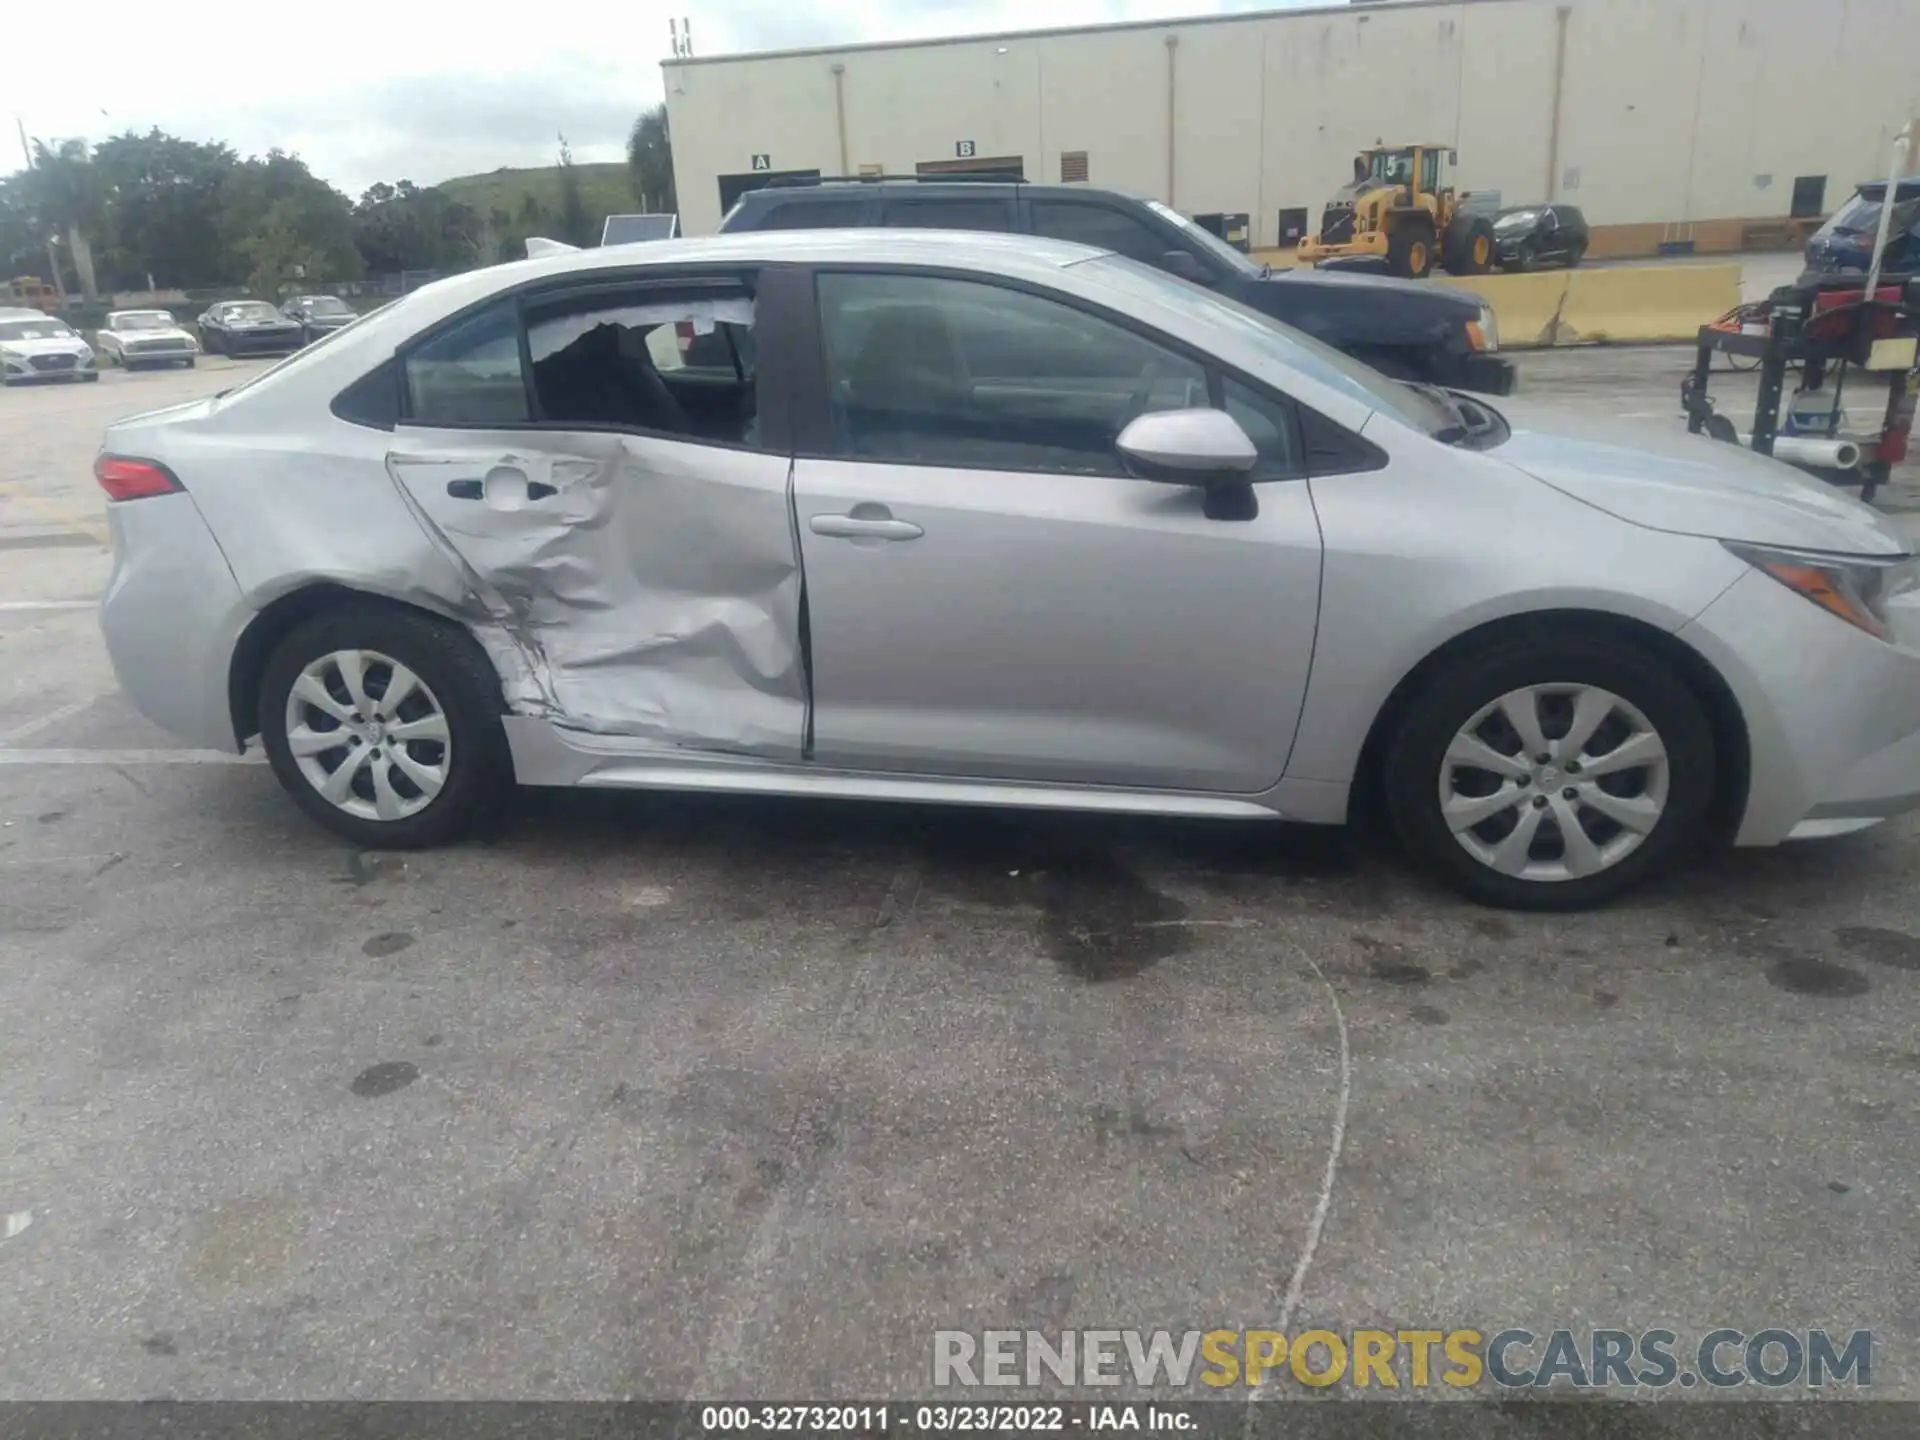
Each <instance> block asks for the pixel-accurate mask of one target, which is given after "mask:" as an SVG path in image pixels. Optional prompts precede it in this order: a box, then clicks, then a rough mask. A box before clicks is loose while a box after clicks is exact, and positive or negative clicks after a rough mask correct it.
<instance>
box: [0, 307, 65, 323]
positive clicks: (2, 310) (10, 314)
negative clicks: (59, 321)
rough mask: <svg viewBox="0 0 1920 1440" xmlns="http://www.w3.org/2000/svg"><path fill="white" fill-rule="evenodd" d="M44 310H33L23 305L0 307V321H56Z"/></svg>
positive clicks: (54, 317)
mask: <svg viewBox="0 0 1920 1440" xmlns="http://www.w3.org/2000/svg"><path fill="white" fill-rule="evenodd" d="M56 318H58V317H56V316H49V315H48V314H47V312H46V311H44V310H35V309H32V308H30V307H28V306H24V305H0V320H46V319H56Z"/></svg>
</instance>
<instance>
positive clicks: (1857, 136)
mask: <svg viewBox="0 0 1920 1440" xmlns="http://www.w3.org/2000/svg"><path fill="white" fill-rule="evenodd" d="M1917 57H1920V0H1386V3H1355V4H1341V5H1322V6H1317V7H1313V8H1306V9H1292V10H1273V11H1263V12H1258V13H1253V14H1241V15H1232V16H1203V17H1196V18H1192V19H1185V20H1172V21H1156V22H1151V23H1135V24H1121V25H1109V26H1101V27H1096V28H1083V29H1074V30H1035V31H1029V32H1023V33H1016V34H1004V35H990V36H979V37H968V38H965V39H953V40H927V41H913V42H906V43H901V44H875V45H854V46H844V47H840V48H837V49H819V50H794V51H782V52H771V53H766V54H756V55H731V56H713V57H705V56H702V57H697V58H689V59H675V60H670V61H667V62H665V65H664V70H665V82H666V98H667V111H668V117H669V120H670V123H671V125H672V133H673V160H674V178H675V183H676V188H677V190H678V193H679V203H680V210H681V222H682V226H683V228H684V230H685V231H686V232H687V233H690V234H701V233H706V232H710V231H712V230H713V229H715V228H716V227H717V226H718V225H719V223H720V217H721V215H722V213H723V212H724V210H725V208H726V206H727V205H728V204H730V203H731V201H732V199H733V197H734V196H735V195H737V194H738V193H739V192H740V191H741V190H742V189H744V188H748V187H751V186H752V185H755V184H758V183H763V182H764V181H765V180H766V179H767V178H768V177H769V176H773V175H782V174H795V173H798V174H806V173H818V174H821V175H828V176H832V175H857V174H862V173H866V174H876V173H883V172H884V173H887V174H908V175H911V174H915V173H927V172H928V171H932V170H938V169H952V168H976V169H982V168H984V169H999V170H1003V171H1014V170H1017V171H1018V172H1019V173H1021V174H1023V175H1024V176H1025V178H1027V179H1028V180H1033V181H1049V182H1058V181H1063V180H1064V181H1080V180H1084V181H1086V182H1088V183H1090V184H1093V185H1100V186H1108V187H1112V188H1114V189H1119V190H1125V191H1128V192H1131V193H1133V194H1136V195H1141V196H1146V197H1152V198H1158V199H1164V200H1166V201H1168V202H1169V203H1171V204H1172V205H1174V206H1176V207H1177V208H1179V209H1181V210H1183V211H1186V212H1187V213H1189V214H1193V215H1235V214H1244V215H1246V216H1248V217H1250V230H1251V240H1252V243H1253V244H1254V245H1255V246H1256V247H1265V246H1273V245H1277V244H1282V243H1285V242H1286V241H1287V240H1288V238H1289V235H1288V233H1287V232H1289V231H1297V230H1298V229H1299V228H1300V227H1301V225H1302V223H1303V221H1304V220H1305V219H1306V217H1309V216H1310V217H1311V223H1313V224H1317V222H1318V217H1319V214H1320V207H1321V205H1322V203H1323V202H1324V201H1325V199H1326V197H1327V195H1328V194H1329V193H1331V192H1332V191H1333V190H1334V189H1336V188H1337V187H1339V186H1340V185H1341V184H1343V183H1345V181H1346V180H1348V179H1349V178H1350V176H1351V173H1352V157H1353V154H1354V151H1355V150H1356V149H1357V148H1359V147H1361V146H1364V145H1369V144H1372V143H1374V142H1375V141H1377V140H1385V141H1387V142H1389V143H1398V142H1411V141H1428V142H1438V143H1442V144H1447V145H1451V146H1452V147H1454V148H1455V149H1456V150H1457V151H1458V156H1459V161H1458V165H1457V166H1456V167H1455V169H1454V178H1455V179H1456V180H1457V182H1458V183H1459V184H1460V185H1461V186H1462V187H1464V188H1465V189H1468V190H1473V191H1498V192H1499V195H1500V198H1501V201H1502V203H1505V204H1510V205H1511V204H1523V203H1528V202H1533V201H1542V200H1549V199H1557V200H1560V201H1562V202H1564V203H1567V204H1573V205H1578V206H1580V207H1581V208H1582V209H1583V210H1584V211H1585V212H1586V214H1587V217H1588V220H1589V222H1590V223H1591V224H1592V225H1593V227H1594V246H1593V249H1594V253H1595V254H1599V255H1604V254H1633V253H1651V252H1653V251H1655V250H1657V249H1658V248H1659V247H1660V246H1661V244H1662V243H1670V242H1688V241H1690V242H1692V244H1693V246H1694V247H1695V248H1696V249H1700V250H1727V249H1735V248H1741V247H1743V246H1745V245H1755V244H1765V243H1775V244H1778V243H1783V242H1784V241H1786V240H1787V239H1789V238H1791V237H1792V236H1793V235H1795V234H1796V233H1797V232H1798V231H1799V230H1800V229H1801V228H1803V227H1801V226H1796V225H1790V224H1789V223H1788V222H1789V220H1790V219H1791V218H1793V217H1803V218H1804V217H1809V216H1817V215H1819V214H1823V213H1825V212H1827V211H1829V210H1831V209H1833V208H1835V207H1836V206H1838V205H1839V204H1840V203H1842V202H1843V201H1844V200H1845V198H1846V197H1847V195H1849V194H1850V193H1851V191H1852V187H1853V185H1854V184H1855V183H1856V182H1857V181H1859V180H1863V179H1868V178H1873V177H1876V176H1884V175H1885V173H1886V169H1887V163H1888V155H1889V150H1890V147H1891V143H1892V138H1893V136H1894V135H1895V134H1896V133H1897V132H1898V131H1899V129H1900V127H1901V126H1902V125H1903V124H1905V123H1906V121H1907V120H1908V119H1910V118H1912V117H1914V116H1916V115H1920V64H1917V63H1916V58H1917Z"/></svg>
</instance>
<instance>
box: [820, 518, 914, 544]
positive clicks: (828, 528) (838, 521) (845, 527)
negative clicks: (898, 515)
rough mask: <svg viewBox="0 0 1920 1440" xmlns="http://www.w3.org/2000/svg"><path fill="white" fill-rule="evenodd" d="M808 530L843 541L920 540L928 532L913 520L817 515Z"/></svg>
mask: <svg viewBox="0 0 1920 1440" xmlns="http://www.w3.org/2000/svg"><path fill="white" fill-rule="evenodd" d="M807 528H808V529H809V530H811V531H813V533H814V534H816V535H832V536H834V537H836V538H838V539H842V540H918V539H919V538H920V537H921V536H922V535H924V534H926V533H927V532H926V531H924V530H922V529H921V528H920V527H919V526H918V525H916V524H914V523H913V522H912V521H911V520H882V519H878V518H868V517H866V516H862V515H815V516H813V517H812V518H811V519H810V520H808V521H807Z"/></svg>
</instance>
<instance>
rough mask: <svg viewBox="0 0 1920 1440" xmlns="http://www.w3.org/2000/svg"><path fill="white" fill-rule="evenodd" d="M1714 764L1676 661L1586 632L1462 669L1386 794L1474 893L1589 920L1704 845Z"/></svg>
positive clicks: (1417, 842)
mask: <svg viewBox="0 0 1920 1440" xmlns="http://www.w3.org/2000/svg"><path fill="white" fill-rule="evenodd" d="M1714 769H1715V755H1714V740H1713V729H1712V725H1711V723H1710V722H1709V720H1708V717H1707V713H1706V710H1705V707H1704V706H1703V705H1702V704H1701V702H1700V700H1699V699H1698V698H1697V697H1696V696H1695V695H1694V693H1693V691H1692V690H1691V689H1690V688H1689V687H1688V685H1687V684H1686V682H1685V681H1684V680H1683V679H1681V677H1680V676H1679V675H1678V674H1677V673H1675V671H1674V670H1673V668H1672V667H1671V666H1670V665H1669V664H1667V662H1666V661H1664V660H1663V659H1661V658H1660V657H1659V656H1658V655H1656V654H1653V653H1652V652H1650V651H1648V650H1645V649H1643V648H1641V647H1639V646H1636V645H1633V644H1631V643H1628V642H1625V641H1621V640H1616V639H1613V638H1610V637H1606V636H1598V635H1590V634H1589V635H1582V634H1579V633H1577V632H1573V633H1562V634H1559V635H1544V636H1540V637H1537V638H1532V639H1528V640H1523V641H1517V642H1512V643H1509V644H1507V645H1504V646H1501V647H1499V648H1493V649H1488V650H1484V651H1481V652H1479V653H1477V654H1474V655H1471V656H1469V657H1466V658H1464V659H1462V660H1461V661H1459V662H1457V663H1454V664H1450V665H1448V666H1447V667H1446V669H1445V670H1444V671H1442V672H1441V673H1440V674H1439V675H1438V676H1437V677H1436V678H1435V679H1434V680H1433V681H1432V682H1431V683H1430V684H1429V685H1428V686H1427V687H1426V688H1425V689H1423V690H1422V691H1421V692H1420V693H1419V694H1418V695H1416V696H1415V697H1414V699H1413V700H1412V702H1411V703H1410V705H1409V706H1408V708H1407V709H1406V711H1405V713H1404V717H1403V719H1402V721H1401V723H1400V725H1399V728H1398V730H1397V732H1396V733H1395V735H1394V737H1393V740H1392V742H1391V743H1390V745H1389V748H1388V751H1387V757H1386V777H1385V779H1386V798H1387V805H1388V808H1389V811H1390V813H1391V815H1392V817H1393V824H1394V829H1395V830H1396V832H1397V833H1398V834H1399V836H1400V839H1401V841H1402V843H1403V844H1405V845H1406V847H1407V848H1408V850H1409V851H1411V852H1412V854H1413V856H1414V858H1415V859H1416V860H1418V861H1419V862H1420V863H1422V864H1423V865H1425V866H1426V867H1427V868H1428V869H1430V870H1432V871H1433V872H1435V873H1436V874H1437V875H1439V876H1440V877H1441V878H1443V879H1445V880H1447V881H1448V882H1449V883H1450V884H1452V885H1453V886H1454V887H1455V888H1456V889H1458V890H1460V891H1462V892H1463V893H1464V894H1466V895H1467V896H1468V897H1469V898H1471V899H1474V900H1478V901H1480V902H1481V903H1483V904H1488V905H1498V906H1502V907H1505V908H1509V909H1517V910H1578V909H1583V908H1585V907H1587V906H1590V905H1596V904H1600V903H1602V902H1603V901H1606V900H1609V899H1611V898H1613V897H1614V896H1615V895H1618V894H1619V893H1620V892H1621V891H1623V890H1625V889H1627V888H1628V887H1630V886H1632V885H1633V884H1635V883H1636V882H1637V881H1639V880H1640V879H1641V878H1642V877H1644V876H1645V875H1646V874H1647V873H1648V871H1649V870H1651V869H1653V868H1655V867H1657V866H1659V865H1661V864H1662V863H1663V862H1665V861H1667V860H1670V859H1673V858H1675V857H1677V856H1681V855H1684V854H1685V853H1686V852H1688V851H1690V850H1691V849H1693V848H1694V847H1695V846H1696V845H1697V844H1698V843H1699V842H1700V840H1701V838H1702V836H1703V834H1704V833H1705V828H1706V820H1707V813H1708V806H1709V803H1710V801H1711V799H1712V796H1713V786H1714Z"/></svg>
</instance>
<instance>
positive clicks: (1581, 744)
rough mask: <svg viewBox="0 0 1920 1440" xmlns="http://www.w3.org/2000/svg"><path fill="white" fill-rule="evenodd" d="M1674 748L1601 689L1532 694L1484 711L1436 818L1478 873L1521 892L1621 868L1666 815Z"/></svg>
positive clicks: (1444, 786)
mask: <svg viewBox="0 0 1920 1440" xmlns="http://www.w3.org/2000/svg"><path fill="white" fill-rule="evenodd" d="M1669 780H1670V767H1669V762H1668V757H1667V747H1666V744H1665V742H1664V741H1662V739H1661V738H1660V735H1659V732H1657V731H1656V730H1655V729H1654V728H1653V726H1652V725H1651V724H1650V723H1649V722H1648V720H1647V717H1646V716H1645V715H1643V714H1642V713H1641V712H1640V711H1639V710H1637V709H1635V708H1634V707H1633V706H1632V705H1630V704H1628V703H1627V702H1626V701H1625V700H1623V699H1621V698H1620V697H1619V696H1618V695H1616V694H1614V693H1613V692H1612V691H1610V690H1604V689H1601V688H1600V687H1598V686H1593V685H1530V686H1526V687H1524V688H1522V689H1519V690H1511V691H1509V692H1507V693H1506V694H1505V695H1502V696H1501V697H1500V698H1499V699H1497V700H1495V701H1493V702H1492V703H1491V704H1489V705H1486V706H1483V707H1482V708H1481V709H1480V710H1479V711H1477V712H1476V713H1475V714H1474V715H1473V717H1472V718H1471V719H1470V720H1468V721H1467V723H1466V724H1465V725H1463V726H1461V727H1460V729H1459V731H1458V732H1457V733H1456V734H1455V735H1454V738H1453V741H1452V743H1451V744H1449V745H1448V747H1447V751H1446V756H1445V758H1444V759H1443V760H1442V762H1441V766H1440V779H1439V798H1440V812H1441V815H1442V817H1443V818H1444V819H1445V821H1446V825H1447V828H1448V829H1449V830H1450V831H1452V832H1453V837H1454V839H1456V840H1458V841H1459V842H1460V844H1461V845H1462V846H1463V847H1464V848H1465V849H1466V851H1467V853H1468V854H1470V855H1472V856H1473V857H1474V859H1476V860H1478V861H1479V862H1480V863H1481V864H1483V865H1486V866H1488V867H1490V868H1491V869H1494V870H1497V871H1499V872H1500V873H1502V874H1504V875H1511V876H1514V877H1516V878H1519V879H1524V880H1539V881H1548V882H1551V881H1562V880H1577V879H1581V878H1584V877H1586V876H1589V875H1596V874H1598V873H1600V872H1601V871H1603V870H1609V869H1611V868H1612V867H1613V866H1615V865H1618V864H1619V863H1620V862H1621V861H1622V860H1624V859H1626V857H1627V856H1629V855H1631V854H1632V853H1633V852H1634V851H1635V850H1637V849H1639V848H1640V846H1641V845H1642V844H1643V843H1644V842H1645V841H1646V839H1647V837H1648V836H1649V835H1651V834H1652V833H1653V830H1654V827H1655V826H1657V825H1658V824H1659V823H1660V817H1661V816H1662V815H1663V814H1664V813H1665V811H1666V804H1667V790H1668V784H1669Z"/></svg>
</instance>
